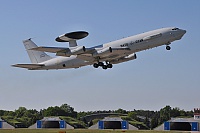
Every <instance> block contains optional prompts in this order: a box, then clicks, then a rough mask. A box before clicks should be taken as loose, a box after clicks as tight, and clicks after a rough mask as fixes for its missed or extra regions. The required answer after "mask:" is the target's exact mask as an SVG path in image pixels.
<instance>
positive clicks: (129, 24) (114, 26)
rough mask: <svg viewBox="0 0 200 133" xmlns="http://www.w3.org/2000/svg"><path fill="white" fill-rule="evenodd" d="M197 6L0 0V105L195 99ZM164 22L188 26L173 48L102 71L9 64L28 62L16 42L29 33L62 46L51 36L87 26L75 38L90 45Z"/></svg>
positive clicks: (111, 105) (176, 103)
mask: <svg viewBox="0 0 200 133" xmlns="http://www.w3.org/2000/svg"><path fill="white" fill-rule="evenodd" d="M199 13H200V1H199V0H192V1H190V0H176V1H174V0H168V1H161V0H152V1H147V0H134V1H133V0H109V1H108V0H101V1H92V0H77V1H74V0H71V1H70V0H68V1H67V0H57V1H53V0H48V1H47V0H43V1H39V0H29V1H26V0H18V1H8V0H2V1H1V4H0V17H1V21H0V24H1V26H0V27H1V29H0V38H1V39H0V45H1V64H0V73H1V76H0V101H1V104H0V109H5V110H14V109H17V108H18V107H20V106H25V107H27V108H28V109H38V110H39V109H42V108H47V107H49V106H56V105H58V106H60V105H61V104H63V103H67V104H69V105H71V106H72V107H74V108H75V110H76V111H88V110H115V109H118V108H123V109H126V110H133V109H149V110H159V109H160V108H162V107H164V106H166V105H170V106H172V107H180V108H181V109H184V110H192V109H193V108H194V107H200V103H199V101H200V96H199V94H200V69H199V68H200V62H199V57H200V52H199V49H200V45H199V42H200V37H199V31H200V26H199V24H200V15H199ZM169 26H176V27H179V28H182V29H186V30H187V33H186V34H185V36H184V37H183V38H182V39H181V40H180V41H175V42H173V43H172V45H171V47H172V49H171V51H166V50H165V46H161V47H158V48H154V49H151V50H148V51H142V52H139V53H137V57H138V58H137V59H136V60H134V61H130V62H126V63H122V64H119V65H114V67H113V69H109V70H106V71H105V70H102V69H94V68H93V67H92V66H87V67H82V68H79V69H66V70H52V71H28V70H25V69H20V68H13V67H11V66H10V65H12V64H16V63H30V60H29V58H28V55H27V53H26V51H25V49H24V46H23V44H22V40H24V39H27V38H30V37H31V38H33V41H34V42H35V43H36V44H38V45H40V46H41V45H42V46H62V47H63V46H66V47H67V46H68V45H67V44H66V43H58V42H55V38H56V37H57V36H59V35H61V34H64V33H67V32H70V31H76V30H85V31H88V32H89V36H88V37H87V38H84V39H83V40H80V41H78V43H79V44H80V45H84V46H86V47H90V46H94V45H99V44H103V43H106V42H110V41H114V40H116V39H120V38H123V37H127V36H131V35H135V34H139V33H142V32H146V31H150V30H154V29H158V28H161V27H169ZM51 55H52V54H51ZM52 56H54V55H52Z"/></svg>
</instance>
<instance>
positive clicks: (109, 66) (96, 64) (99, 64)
mask: <svg viewBox="0 0 200 133" xmlns="http://www.w3.org/2000/svg"><path fill="white" fill-rule="evenodd" d="M99 66H101V67H102V68H103V69H107V68H112V67H113V65H112V64H109V63H106V65H104V63H103V62H98V63H94V64H93V67H94V68H98V67H99Z"/></svg>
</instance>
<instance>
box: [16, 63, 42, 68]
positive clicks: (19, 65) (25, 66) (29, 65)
mask: <svg viewBox="0 0 200 133" xmlns="http://www.w3.org/2000/svg"><path fill="white" fill-rule="evenodd" d="M12 66H13V67H20V68H27V69H37V68H40V67H43V66H45V65H44V64H15V65H12Z"/></svg>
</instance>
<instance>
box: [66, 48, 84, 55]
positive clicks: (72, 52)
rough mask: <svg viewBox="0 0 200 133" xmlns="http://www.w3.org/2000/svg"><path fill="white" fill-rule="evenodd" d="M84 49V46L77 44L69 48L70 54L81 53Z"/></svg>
mask: <svg viewBox="0 0 200 133" xmlns="http://www.w3.org/2000/svg"><path fill="white" fill-rule="evenodd" d="M85 51H86V49H85V46H78V47H76V48H73V49H71V50H70V52H71V54H72V55H77V54H82V53H84V52H85Z"/></svg>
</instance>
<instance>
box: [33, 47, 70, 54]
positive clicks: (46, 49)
mask: <svg viewBox="0 0 200 133" xmlns="http://www.w3.org/2000/svg"><path fill="white" fill-rule="evenodd" d="M30 50H36V51H43V52H50V53H58V52H68V51H70V50H69V48H62V47H37V48H32V49H30Z"/></svg>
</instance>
